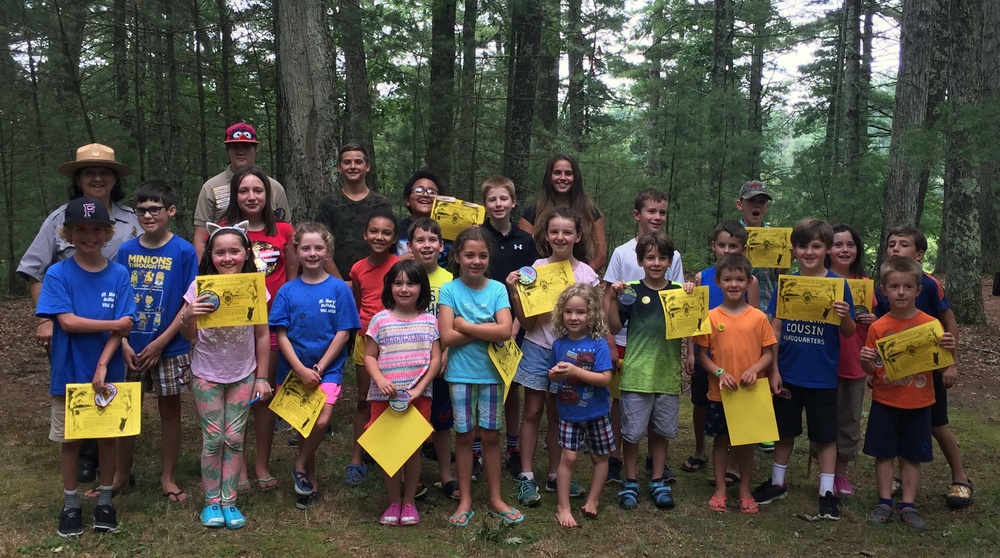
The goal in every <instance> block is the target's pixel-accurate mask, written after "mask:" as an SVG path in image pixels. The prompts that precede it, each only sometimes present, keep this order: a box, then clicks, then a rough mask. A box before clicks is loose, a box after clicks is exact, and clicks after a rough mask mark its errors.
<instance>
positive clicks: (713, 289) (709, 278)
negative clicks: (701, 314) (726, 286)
mask: <svg viewBox="0 0 1000 558" xmlns="http://www.w3.org/2000/svg"><path fill="white" fill-rule="evenodd" d="M700 285H701V286H702V287H708V309H709V310H711V309H712V308H715V307H716V306H721V305H722V302H723V300H725V298H726V296H725V295H724V294H722V289H720V288H719V286H718V285H716V284H715V266H712V267H706V268H705V269H703V270H701V284H700ZM744 298H745V295H744Z"/></svg>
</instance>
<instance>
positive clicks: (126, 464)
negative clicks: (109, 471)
mask: <svg viewBox="0 0 1000 558" xmlns="http://www.w3.org/2000/svg"><path fill="white" fill-rule="evenodd" d="M137 438H138V436H125V437H123V438H115V440H116V443H115V454H116V458H115V480H114V481H113V482H112V483H111V488H113V489H114V490H122V489H124V488H125V487H126V486H128V476H129V473H131V469H132V454H133V453H134V452H135V441H136V439H137Z"/></svg>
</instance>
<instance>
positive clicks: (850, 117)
mask: <svg viewBox="0 0 1000 558" xmlns="http://www.w3.org/2000/svg"><path fill="white" fill-rule="evenodd" d="M843 36H844V87H843V89H842V92H843V98H844V188H843V190H842V193H841V195H842V196H843V199H846V200H855V199H857V198H856V196H857V195H858V194H859V193H860V191H861V102H862V100H861V0H844V35H843Z"/></svg>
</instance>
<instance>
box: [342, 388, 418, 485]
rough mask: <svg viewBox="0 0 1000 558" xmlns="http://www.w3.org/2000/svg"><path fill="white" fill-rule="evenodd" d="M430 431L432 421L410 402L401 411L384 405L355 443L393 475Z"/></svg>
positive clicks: (387, 472)
mask: <svg viewBox="0 0 1000 558" xmlns="http://www.w3.org/2000/svg"><path fill="white" fill-rule="evenodd" d="M433 431H434V429H433V428H431V423H429V422H427V419H425V418H424V417H423V415H421V414H420V411H418V410H417V409H416V408H415V407H413V406H412V405H410V406H409V407H407V408H406V410H405V411H403V412H398V411H393V410H392V409H386V411H385V412H384V413H382V415H381V416H380V417H378V418H377V419H376V420H375V422H374V423H372V425H371V426H370V427H368V430H366V431H365V433H364V434H362V435H361V437H360V438H358V443H359V444H361V447H363V448H365V451H367V452H368V454H369V455H371V456H372V457H373V458H374V459H375V462H376V463H378V465H379V467H381V468H382V470H383V471H385V472H386V474H388V475H390V476H392V475H395V474H396V472H397V471H399V469H400V468H401V467H402V466H403V464H404V463H406V460H407V459H409V458H410V456H411V455H413V454H414V452H416V451H417V449H418V448H420V445H421V444H423V443H424V440H426V439H427V437H428V436H430V435H431V432H433Z"/></svg>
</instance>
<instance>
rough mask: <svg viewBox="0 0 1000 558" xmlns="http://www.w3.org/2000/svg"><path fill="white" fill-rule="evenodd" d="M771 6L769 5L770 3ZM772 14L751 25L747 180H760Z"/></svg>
mask: <svg viewBox="0 0 1000 558" xmlns="http://www.w3.org/2000/svg"><path fill="white" fill-rule="evenodd" d="M768 4H769V3H768ZM768 15H770V14H756V17H755V21H754V22H753V23H752V24H751V27H752V30H753V46H752V49H751V52H750V83H749V89H750V98H749V99H748V101H747V113H748V114H749V115H750V116H749V118H748V121H747V131H748V133H749V135H750V153H749V155H750V161H749V163H750V168H749V173H748V176H747V178H749V179H752V180H760V170H761V160H760V154H761V150H762V149H763V146H764V107H763V102H764V84H763V81H764V41H765V38H764V37H765V33H766V31H765V27H766V23H767V19H766V17H767V16H768Z"/></svg>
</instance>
